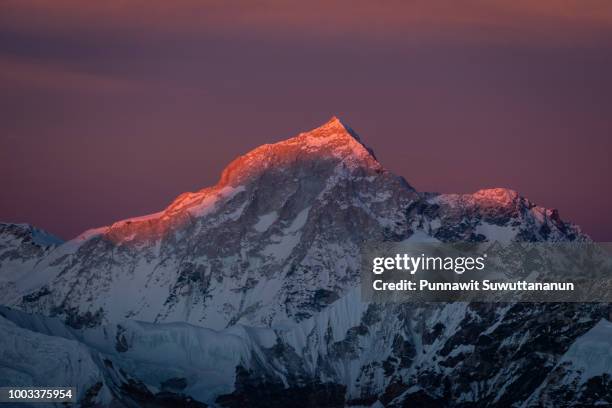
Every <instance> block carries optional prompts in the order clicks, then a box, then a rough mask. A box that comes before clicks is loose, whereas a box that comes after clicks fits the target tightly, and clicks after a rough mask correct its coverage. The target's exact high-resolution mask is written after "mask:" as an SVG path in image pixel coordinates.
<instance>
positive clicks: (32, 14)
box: [0, 0, 612, 241]
mask: <svg viewBox="0 0 612 408" xmlns="http://www.w3.org/2000/svg"><path fill="white" fill-rule="evenodd" d="M104 3H107V2H96V3H94V2H84V1H39V2H37V1H28V0H15V1H12V0H3V1H2V2H0V125H1V127H2V128H1V132H0V181H1V186H2V192H1V193H0V220H1V221H10V222H28V223H31V224H34V225H36V226H39V227H42V228H45V229H47V230H49V231H50V232H52V233H55V234H57V235H59V236H61V237H63V238H72V237H74V236H75V235H76V234H78V233H80V232H82V231H83V230H85V229H88V228H92V227H97V226H100V225H105V224H109V223H112V222H113V221H116V220H118V219H122V218H127V217H131V216H138V215H143V214H147V213H150V212H156V211H159V210H160V209H162V208H164V207H165V206H166V205H167V204H168V203H169V202H170V201H171V200H172V199H173V198H174V197H175V196H177V195H178V194H180V193H181V192H184V191H194V190H198V189H200V188H202V187H205V186H208V185H211V184H214V183H215V182H216V181H217V179H218V176H219V173H220V171H221V170H222V168H223V167H224V166H225V165H226V164H227V163H229V162H230V161H231V160H232V159H233V158H234V157H236V156H237V155H239V154H243V153H245V152H247V151H248V150H250V149H252V148H254V147H256V146H258V145H260V144H263V143H270V142H275V141H278V140H281V139H284V138H288V137H291V136H293V135H295V134H297V133H299V132H301V131H305V130H309V129H311V128H314V127H316V126H318V125H320V124H322V123H323V122H325V121H326V120H328V119H329V118H330V117H331V116H332V115H337V116H339V117H340V118H341V119H342V120H343V121H344V122H346V123H348V124H349V125H350V126H351V127H353V128H354V129H355V130H356V131H357V132H358V133H359V134H360V135H361V136H362V139H363V140H364V142H365V143H366V144H367V145H369V146H370V147H372V148H373V149H374V151H375V152H376V154H377V157H378V158H379V160H380V161H381V162H382V163H383V165H385V166H386V167H387V168H388V169H390V170H391V171H393V172H395V173H396V174H400V175H402V176H404V177H405V178H406V179H407V180H408V181H409V182H410V183H411V184H412V185H413V186H414V187H415V188H417V189H418V190H421V191H440V192H473V191H475V190H478V189H480V188H485V187H498V186H499V187H509V188H512V189H515V190H517V191H519V192H520V193H521V194H522V195H524V196H526V197H528V198H530V199H531V200H532V201H534V202H536V203H537V204H539V205H543V206H546V207H554V208H558V209H559V210H560V213H561V216H562V218H564V219H565V220H569V221H572V222H575V223H577V224H579V225H581V226H582V227H583V229H584V230H585V231H586V232H587V233H589V234H591V235H592V236H593V237H594V238H595V239H598V240H602V241H605V240H607V241H612V215H611V214H612V189H611V188H610V187H611V184H612V183H611V182H610V175H611V174H612V168H611V167H612V166H611V165H610V162H611V160H610V154H611V153H612V1H609V0H601V1H599V0H597V1H589V0H576V1H549V0H546V1H544V0H540V1H531V0H530V1H526V0H519V1H510V0H508V1H490V0H466V1H454V0H453V1H451V0H449V1H425V0H423V1H420V0H416V1H395V0H388V1H345V2H329V1H308V2H302V3H298V2H289V1H219V2H216V1H177V2H170V1H163V2H162V1H159V2H156V1H130V2H127V1H115V2H110V3H112V4H104Z"/></svg>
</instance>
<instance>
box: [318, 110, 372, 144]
mask: <svg viewBox="0 0 612 408" xmlns="http://www.w3.org/2000/svg"><path fill="white" fill-rule="evenodd" d="M306 133H309V134H312V135H313V136H315V137H317V136H318V137H329V136H330V135H335V136H337V137H346V138H347V139H348V140H350V139H354V140H356V141H358V142H359V143H360V144H361V139H360V138H359V135H358V134H357V133H356V132H355V131H354V130H353V129H352V128H351V127H349V126H348V125H347V124H346V123H344V122H343V121H342V120H341V119H340V118H338V117H337V116H332V117H331V119H329V120H328V121H327V122H325V123H324V124H323V125H321V126H319V127H318V128H315V129H313V130H311V131H309V132H306Z"/></svg>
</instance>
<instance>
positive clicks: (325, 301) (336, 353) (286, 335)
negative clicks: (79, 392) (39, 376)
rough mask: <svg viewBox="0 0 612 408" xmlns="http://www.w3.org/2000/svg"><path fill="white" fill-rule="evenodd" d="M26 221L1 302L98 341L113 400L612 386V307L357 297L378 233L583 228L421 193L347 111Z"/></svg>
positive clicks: (483, 200)
mask: <svg viewBox="0 0 612 408" xmlns="http://www.w3.org/2000/svg"><path fill="white" fill-rule="evenodd" d="M15 228H18V227H15V226H10V225H5V226H4V227H3V229H2V230H0V237H1V238H0V239H2V241H0V242H3V245H4V246H3V247H0V250H1V251H3V252H0V262H3V263H2V264H1V268H2V269H1V273H0V276H2V277H8V276H10V277H11V278H10V282H11V283H10V285H12V286H11V291H10V293H11V294H12V295H11V296H6V295H5V296H4V297H3V304H5V305H7V306H9V307H10V308H11V309H3V312H2V313H3V314H4V316H5V318H6V319H7V320H8V321H10V322H12V323H13V324H15V325H17V326H18V327H19V330H23V331H29V332H38V333H34V334H37V335H39V334H44V335H45V336H53V337H60V338H62V339H70V340H71V341H77V342H79V343H80V344H82V345H83V346H84V347H86V348H87V349H88V350H90V352H91V354H92V355H93V356H95V358H94V361H95V362H96V363H97V365H96V367H97V370H99V371H100V372H102V373H104V381H103V382H102V385H100V389H104V390H108V392H110V393H111V394H112V395H113V397H112V399H113V400H114V401H115V402H116V401H124V402H131V403H134V402H135V403H137V404H140V405H147V404H150V405H155V404H157V405H156V406H160V405H162V406H163V405H164V404H166V405H168V404H169V405H170V406H171V405H172V404H186V405H188V404H191V403H194V404H195V403H197V404H201V403H205V404H209V405H220V406H245V405H248V406H286V405H287V404H289V403H291V404H292V405H297V406H345V405H354V406H363V405H367V406H370V405H378V406H380V405H381V404H382V405H385V406H434V407H435V406H456V407H485V406H520V405H521V404H523V403H525V404H527V405H525V406H530V405H533V406H551V407H553V406H554V407H558V406H574V405H576V404H582V405H586V406H589V405H594V404H595V403H597V402H602V401H603V402H606V403H612V402H611V397H610V394H609V389H610V375H611V374H612V364H608V363H609V361H607V360H605V359H604V362H603V363H601V364H599V365H598V366H597V368H596V369H593V366H592V364H591V363H590V361H591V360H592V359H595V358H598V359H599V360H601V358H599V357H601V355H602V354H605V352H604V351H603V350H606V347H607V348H608V350H609V349H610V347H611V346H612V335H611V336H609V335H608V334H612V333H608V332H609V322H608V321H607V320H606V318H608V317H609V309H608V306H607V305H599V304H552V303H551V304H495V305H492V304H465V303H453V304H426V305H396V304H395V305H376V304H368V303H366V302H363V301H362V300H361V299H360V292H359V283H360V282H359V281H360V276H359V264H360V249H361V248H362V247H363V245H364V243H365V242H368V241H402V240H405V239H409V238H411V237H416V236H428V237H433V238H435V239H437V240H440V241H445V242H454V241H475V242H482V241H493V240H498V241H513V240H516V241H574V240H588V238H587V237H586V236H585V235H584V234H582V233H581V232H580V230H579V228H578V227H576V226H574V225H571V224H569V223H566V222H564V221H562V220H561V219H560V217H559V215H558V213H557V212H556V211H555V210H548V209H545V208H541V207H538V206H536V205H534V204H533V203H531V202H529V201H528V200H527V199H525V198H523V197H521V196H520V195H519V194H518V193H516V192H514V191H511V190H507V189H489V190H481V191H478V192H476V193H474V194H464V195H456V194H432V193H419V192H417V191H415V190H414V189H413V188H412V187H410V185H409V184H408V183H407V182H406V181H405V180H404V179H402V178H401V177H398V176H395V175H393V174H391V173H390V172H389V171H387V170H386V169H385V168H384V167H383V166H382V165H381V164H380V163H379V162H378V161H377V160H376V158H375V156H374V154H373V153H372V151H371V150H370V149H368V148H367V147H366V146H365V145H364V144H363V143H362V142H361V140H360V139H359V137H358V136H357V135H356V133H355V132H354V131H353V130H351V129H350V128H349V127H347V126H345V125H344V124H343V123H342V122H341V121H340V120H338V119H337V118H332V120H330V121H329V122H328V123H326V124H324V125H323V126H321V127H319V128H317V129H315V130H313V131H310V132H307V133H302V134H300V135H298V136H296V137H294V138H291V139H288V140H285V141H282V142H279V143H276V144H272V145H264V146H261V147H259V148H257V149H255V150H253V151H251V152H250V153H248V154H246V155H244V156H242V157H240V158H238V159H236V160H235V161H233V162H232V163H231V164H230V165H229V166H228V167H227V168H226V169H225V170H224V171H223V174H222V176H221V178H220V180H219V182H218V183H217V185H215V186H213V187H210V188H206V189H203V190H201V191H198V192H195V193H185V194H183V195H181V196H179V197H178V198H177V199H176V200H174V202H172V203H171V204H170V205H169V206H168V207H167V208H166V209H165V210H163V211H161V212H159V213H157V214H152V215H150V216H145V217H140V218H134V219H129V220H124V221H120V222H117V223H115V224H113V225H111V226H108V227H103V228H98V229H96V230H91V231H87V232H85V233H84V234H82V235H81V236H79V237H77V238H76V239H74V240H72V241H69V242H67V243H65V244H63V245H60V246H57V247H56V246H54V245H51V246H50V247H48V248H47V247H40V248H39V249H35V248H38V247H32V248H30V247H28V244H27V239H25V240H24V239H21V238H19V237H18V234H17V235H16V234H15V233H13V232H11V231H13V229H15ZM25 236H26V237H27V234H26V235H25ZM20 239H21V241H20ZM23 242H26V244H23ZM23 245H26V246H25V247H24V248H22V246H23ZM28 248H30V249H28ZM45 248H46V249H45ZM7 253H10V254H11V255H4V254H7ZM7 259H8V260H9V261H10V262H8V263H6V262H5V260H7ZM15 265H18V266H15ZM19 265H21V266H19ZM24 265H25V266H24ZM16 276H18V278H15V277H16ZM3 279H4V278H3ZM6 281H7V282H8V281H9V279H6ZM18 310H20V311H18ZM23 312H27V313H29V314H25V313H23ZM135 321H139V322H135ZM176 322H180V323H176ZM3 347H5V348H10V345H6V344H5V345H3ZM0 354H1V353H0ZM597 356H599V357H597ZM189 398H192V399H193V400H195V401H192V400H189ZM188 400H189V401H188ZM100 401H102V400H100ZM104 401H106V402H104V403H107V401H108V398H107V399H105V400H104ZM190 401H191V402H190ZM194 406H196V405H194Z"/></svg>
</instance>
